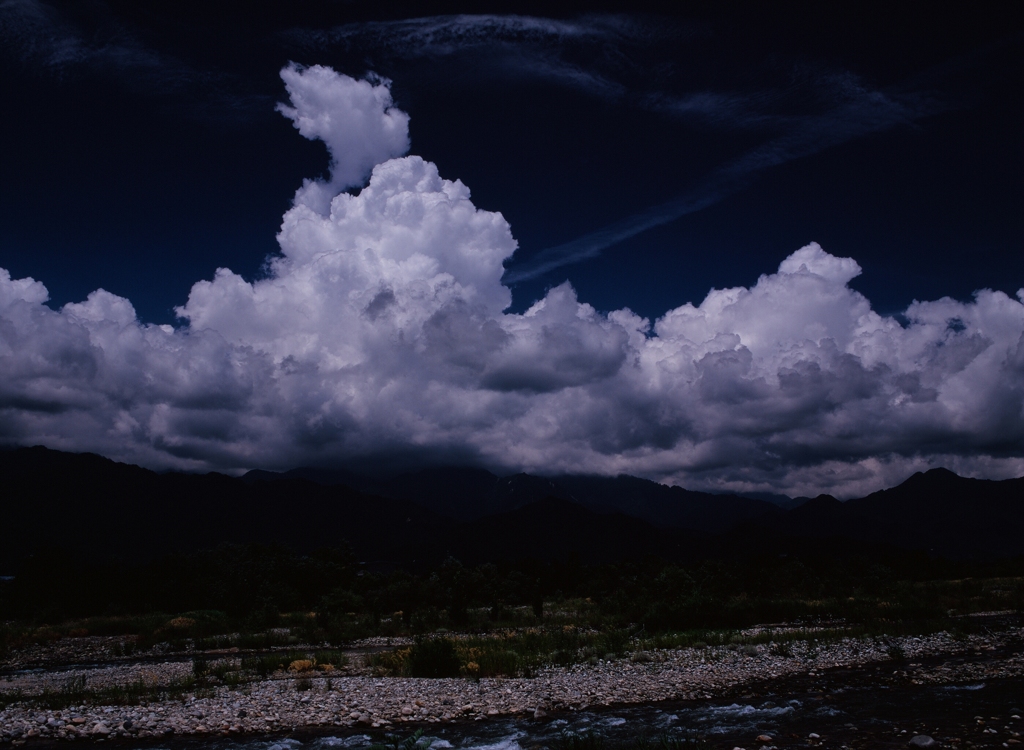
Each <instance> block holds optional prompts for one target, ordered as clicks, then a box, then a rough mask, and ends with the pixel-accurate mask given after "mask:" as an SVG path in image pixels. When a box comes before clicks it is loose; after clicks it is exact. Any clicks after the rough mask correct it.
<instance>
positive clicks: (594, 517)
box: [0, 447, 1024, 574]
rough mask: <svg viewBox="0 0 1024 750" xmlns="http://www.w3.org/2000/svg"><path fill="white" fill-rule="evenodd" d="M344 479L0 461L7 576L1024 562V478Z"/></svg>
mask: <svg viewBox="0 0 1024 750" xmlns="http://www.w3.org/2000/svg"><path fill="white" fill-rule="evenodd" d="M344 476H348V477H349V478H351V477H352V475H343V474H340V473H336V472H322V471H321V472H319V473H317V470H297V471H296V472H289V473H286V474H276V473H271V472H250V473H249V474H248V475H246V477H245V478H234V477H228V476H225V475H222V474H216V473H211V474H204V475H198V474H183V473H166V474H158V473H156V472H152V471H149V470H147V469H142V468H139V467H137V466H131V465H128V464H120V463H115V462H113V461H110V460H108V459H105V458H102V457H100V456H96V455H92V454H73V453H63V452H60V451H53V450H48V449H46V448H40V447H37V448H22V449H17V450H10V451H0V483H2V485H0V486H2V487H3V493H4V494H3V502H2V503H0V528H2V529H3V544H0V574H10V573H13V572H14V571H15V570H16V568H17V565H18V562H19V561H20V560H23V559H24V558H25V557H26V556H27V555H29V554H31V553H32V552H33V551H35V550H39V549H41V548H45V547H49V548H60V549H64V550H67V551H69V552H73V553H76V554H77V553H81V554H85V555H90V556H93V557H115V558H117V557H119V558H123V559H126V560H144V559H152V558H154V557H157V556H161V555H164V554H167V553H171V552H186V551H191V550H195V549H200V548H208V547H214V546H216V545H218V544H220V543H224V542H233V543H243V542H261V543H276V544H283V545H287V546H289V547H292V548H294V549H297V550H300V551H302V550H313V549H315V548H319V547H337V546H341V545H343V544H348V545H349V546H350V547H351V548H352V550H353V552H354V553H355V554H356V556H357V558H358V559H359V560H362V561H369V562H374V561H378V562H381V563H387V564H394V563H401V564H409V565H419V566H431V565H435V564H437V563H438V562H440V561H441V560H443V559H444V558H445V557H446V556H448V555H451V556H454V557H457V558H460V559H464V560H466V561H472V562H480V561H486V560H504V559H509V560H510V559H516V558H520V559H521V558H537V559H556V558H565V557H567V556H572V557H575V558H577V559H579V560H580V561H581V562H605V561H608V562H610V561H613V560H621V559H625V558H636V557H643V556H647V555H655V556H660V557H664V558H666V559H677V560H693V559H700V558H702V557H712V556H739V555H747V554H751V553H755V552H756V553H759V554H763V553H765V552H778V553H780V554H781V553H785V552H787V551H791V550H807V549H814V550H820V551H822V552H826V553H827V552H828V551H830V550H833V551H835V553H836V554H839V550H853V549H857V548H860V549H861V550H867V549H893V548H899V549H905V550H920V551H927V552H930V553H932V554H935V555H941V556H947V557H963V556H975V557H999V556H1008V555H1019V554H1024V479H1011V480H1005V481H1001V482H995V481H984V480H976V479H965V478H962V477H959V476H957V475H956V474H954V473H952V472H949V471H946V470H944V469H936V470H932V471H929V472H927V473H924V474H915V475H914V476H913V477H911V478H910V479H908V480H907V481H906V482H904V483H903V484H901V485H899V486H897V487H893V488H891V489H888V490H883V491H881V492H876V493H873V494H871V495H868V496H867V497H864V498H859V499H856V500H849V501H846V502H840V501H838V500H836V499H835V498H833V497H830V496H828V495H822V496H819V497H817V498H814V499H811V500H808V501H806V502H804V503H803V504H801V505H800V506H799V507H796V508H794V509H792V510H789V511H784V510H781V509H780V508H778V507H777V506H774V505H772V504H770V503H767V502H764V501H761V500H756V499H752V498H740V497H737V496H733V495H710V494H706V493H700V492H689V491H687V490H684V489H682V488H678V487H666V486H664V485H660V484H657V483H655V482H649V481H647V480H643V479H638V478H636V477H629V476H619V477H612V478H601V477H584V476H568V477H554V478H544V477H534V476H530V475H527V474H517V475H513V476H510V477H496V476H495V475H493V474H491V473H489V472H486V471H483V470H479V469H458V468H450V469H431V470H424V471H421V472H414V473H406V474H401V475H398V476H395V477H377V478H373V479H372V480H368V479H366V478H365V477H361V478H357V479H358V481H359V482H360V483H361V484H362V485H363V487H358V488H353V487H350V486H346V485H345V484H344V483H340V482H335V481H334V480H336V479H338V478H340V477H344ZM313 478H316V479H318V480H319V481H312V479H313ZM371 481H372V482H373V483H374V484H372V485H371V484H370V482H371ZM370 486H372V487H373V488H375V489H376V492H370V491H367V489H366V487H370ZM455 519H461V520H455Z"/></svg>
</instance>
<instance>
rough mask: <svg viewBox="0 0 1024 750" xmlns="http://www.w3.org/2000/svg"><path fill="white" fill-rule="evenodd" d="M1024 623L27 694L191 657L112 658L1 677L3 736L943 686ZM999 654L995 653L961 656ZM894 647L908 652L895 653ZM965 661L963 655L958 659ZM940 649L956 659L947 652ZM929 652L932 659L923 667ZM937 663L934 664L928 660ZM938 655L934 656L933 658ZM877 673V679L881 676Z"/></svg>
mask: <svg viewBox="0 0 1024 750" xmlns="http://www.w3.org/2000/svg"><path fill="white" fill-rule="evenodd" d="M1022 639H1024V628H1020V627H1013V628H1008V629H1006V630H1003V631H1000V632H996V633H992V634H987V635H974V636H969V637H966V638H964V637H960V638H955V637H953V636H952V635H950V634H948V633H944V632H943V633H937V634H933V635H928V636H921V637H886V638H879V639H872V638H845V639H842V640H837V641H831V642H824V643H815V642H805V641H794V642H790V643H786V644H785V645H782V644H778V645H776V644H765V645H759V646H756V647H755V646H741V647H738V648H737V647H735V646H733V647H726V646H722V647H705V648H689V649H678V650H652V651H644V652H640V653H639V654H637V653H634V654H633V656H632V657H631V658H623V659H616V660H609V661H598V662H597V663H596V664H592V665H589V664H588V665H578V666H574V667H568V668H548V669H544V670H541V671H539V672H538V673H537V674H536V675H535V676H534V677H532V678H484V679H480V680H479V681H473V680H469V679H416V678H397V677H372V676H366V675H362V676H360V675H356V676H344V675H342V676H324V675H319V674H318V675H317V676H311V677H283V676H279V677H278V678H276V679H267V680H263V681H259V682H253V683H248V684H245V685H242V686H240V687H237V688H236V689H229V688H227V687H218V688H215V689H209V690H206V691H205V692H200V693H199V694H198V696H197V695H194V694H193V695H188V694H186V695H184V696H183V697H181V698H179V699H175V700H166V701H161V702H154V701H151V702H148V703H145V704H143V705H138V706H104V705H96V704H93V703H90V704H84V705H79V706H72V707H69V708H64V709H61V710H47V709H42V708H39V707H37V706H34V705H33V704H32V701H31V700H30V698H28V697H29V696H32V695H39V694H40V693H41V692H42V691H44V690H51V691H57V690H60V689H61V688H62V687H64V686H66V685H67V684H69V682H70V681H73V680H75V679H81V678H83V677H84V678H86V679H87V684H88V685H89V687H90V688H91V689H96V688H98V687H103V686H109V685H117V684H121V685H124V684H131V683H133V682H138V681H139V680H141V681H143V682H144V683H145V684H147V685H149V684H153V685H161V684H170V683H172V682H174V681H175V680H180V679H181V678H182V677H184V676H185V675H186V674H187V673H189V672H190V671H191V663H190V662H183V661H177V662H167V663H143V664H108V665H105V666H99V667H97V668H94V669H84V668H83V669H70V670H54V671H47V672H29V673H21V674H15V675H8V676H7V677H6V678H0V693H12V692H15V691H20V693H21V694H22V695H24V696H26V698H27V699H26V700H21V701H19V702H16V703H12V704H10V705H8V706H7V708H5V709H3V710H0V742H3V743H16V744H21V743H23V742H26V741H32V740H72V739H80V738H90V739H106V738H109V737H140V738H142V737H166V736H174V735H178V736H181V735H194V736H201V735H211V734H212V735H219V734H226V735H243V734H250V733H268V732H277V731H291V730H297V729H303V728H330V727H365V728H367V729H369V728H394V727H396V726H398V725H401V724H403V723H408V722H417V723H428V724H430V723H441V722H472V721H481V720H485V719H493V718H500V717H512V716H517V717H534V718H538V719H541V718H544V717H545V716H546V715H547V714H548V713H552V712H566V711H569V712H571V711H580V710H583V709H593V708H597V707H602V706H613V705H615V706H618V705H630V704H641V703H651V702H656V701H666V700H687V699H702V698H714V697H716V696H720V695H723V694H725V693H727V692H734V691H735V690H736V689H737V687H738V686H742V685H745V684H755V683H764V682H766V681H771V680H774V679H780V678H783V677H787V676H792V675H798V674H808V675H821V676H826V675H827V674H828V673H829V672H830V671H834V670H839V669H845V668H850V667H855V666H861V665H865V664H872V663H877V664H879V665H882V666H884V667H885V668H884V669H883V670H880V672H881V673H882V674H884V679H885V680H888V681H890V682H893V681H895V682H899V683H901V684H914V685H925V684H942V683H949V684H952V683H957V682H965V681H976V680H980V679H986V678H991V679H995V678H1005V677H1011V678H1012V677H1021V676H1024V654H1022V651H1021V648H1022ZM990 652H992V653H995V652H998V653H999V655H1000V656H999V658H998V659H984V658H978V659H971V658H963V657H970V656H971V655H975V656H978V657H983V656H984V655H985V654H986V653H990ZM893 654H900V655H901V656H902V658H901V659H900V660H898V661H895V660H893V658H892V657H893ZM958 656H959V657H961V658H957V657H958ZM934 657H948V658H946V659H939V660H938V662H936V660H935V659H934ZM922 660H924V661H926V662H928V666H924V665H922ZM929 660H930V661H929ZM932 662H936V663H932ZM880 679H881V678H880Z"/></svg>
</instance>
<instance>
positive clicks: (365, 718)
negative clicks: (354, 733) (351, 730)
mask: <svg viewBox="0 0 1024 750" xmlns="http://www.w3.org/2000/svg"><path fill="white" fill-rule="evenodd" d="M356 721H358V722H359V723H360V724H371V723H373V720H372V719H371V718H370V714H359V718H357V719H356Z"/></svg>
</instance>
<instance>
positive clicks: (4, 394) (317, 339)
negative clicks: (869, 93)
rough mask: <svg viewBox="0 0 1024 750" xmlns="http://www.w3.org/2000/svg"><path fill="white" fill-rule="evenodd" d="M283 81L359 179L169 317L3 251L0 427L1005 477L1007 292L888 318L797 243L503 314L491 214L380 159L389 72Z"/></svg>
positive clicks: (1015, 364) (129, 451)
mask: <svg viewBox="0 0 1024 750" xmlns="http://www.w3.org/2000/svg"><path fill="white" fill-rule="evenodd" d="M314 71H315V72H314ZM284 76H285V78H286V81H288V82H289V84H288V85H289V91H290V93H291V94H292V105H291V107H290V108H286V114H289V116H291V117H292V118H293V119H294V120H295V121H296V122H297V123H298V126H299V127H300V130H301V129H302V128H305V130H303V131H302V132H303V134H304V135H307V136H312V137H319V138H322V139H323V140H325V141H326V142H327V143H328V145H329V147H330V149H331V153H332V158H333V159H334V170H335V172H334V177H333V178H332V184H333V181H334V180H342V181H343V180H345V179H354V178H347V177H346V178H342V177H339V176H338V175H339V174H341V173H342V170H348V171H345V172H344V173H345V174H355V171H356V170H357V169H364V168H367V167H366V166H364V165H367V164H370V163H371V162H380V163H377V164H376V166H372V164H371V166H372V175H371V176H370V179H369V184H368V185H366V186H365V187H364V188H363V189H362V190H361V191H360V192H359V193H358V194H350V193H344V192H338V190H339V188H338V187H337V186H335V187H334V188H331V190H333V191H334V192H337V194H336V195H333V197H332V198H331V200H329V201H327V202H323V203H321V204H320V205H314V206H310V205H308V203H307V202H305V201H303V200H301V199H300V200H298V201H297V202H296V204H295V206H294V207H293V208H291V209H290V210H289V211H288V212H287V213H286V214H285V217H284V221H283V224H282V228H281V233H280V235H279V241H280V246H281V255H280V256H279V257H277V258H276V259H275V260H274V261H273V262H272V264H271V266H270V269H269V270H270V273H269V275H268V277H267V278H266V279H262V280H258V281H256V282H253V283H249V282H246V281H245V280H244V279H242V278H241V277H239V276H238V275H237V274H235V273H233V272H231V271H230V270H228V269H219V270H218V271H217V273H216V275H215V276H214V278H213V279H212V280H209V281H200V282H198V283H197V284H196V285H195V286H194V287H193V289H192V292H191V294H190V295H189V299H188V300H187V302H186V303H185V304H184V305H183V306H181V307H180V308H179V314H180V315H181V317H182V319H183V321H184V325H183V326H182V327H180V328H178V329H172V328H170V327H168V326H162V327H161V326H151V325H145V324H142V323H140V322H139V321H138V320H137V319H136V316H135V312H134V309H133V308H132V306H131V304H130V303H129V301H128V300H125V299H123V298H120V297H117V296H115V295H112V294H109V293H107V292H105V291H103V290H98V291H96V292H94V293H93V294H92V295H90V296H89V298H88V299H87V300H86V301H85V302H83V303H79V304H70V305H66V306H64V307H63V308H62V309H61V310H59V311H55V310H52V309H50V308H49V307H47V306H46V304H45V302H46V297H47V295H46V290H45V288H44V287H43V285H42V284H40V283H39V282H36V281H33V280H31V279H20V280H12V279H11V278H10V275H9V274H7V273H6V272H2V273H0V372H3V374H4V377H3V378H2V379H0V415H2V417H0V439H2V440H4V441H6V442H9V443H27V444H32V443H43V444H46V445H50V446H53V447H56V448H65V449H74V450H93V451H97V452H100V453H103V454H106V455H109V456H112V457H115V458H118V459H122V460H128V461H134V462H139V463H143V464H146V465H150V466H158V467H168V466H175V467H181V468H196V469H200V468H218V469H222V470H237V469H243V468H250V467H267V468H287V467H290V466H295V465H300V464H310V463H345V462H360V463H365V462H366V461H370V460H387V459H388V457H392V458H394V457H403V458H404V459H408V458H410V457H411V458H419V459H420V460H436V461H449V462H451V461H470V460H476V461H480V462H483V463H485V464H488V465H490V466H494V467H506V468H509V469H526V470H530V471H540V472H563V471H567V472H599V473H617V472H629V473H633V474H638V475H643V476H649V477H652V478H656V479H662V480H667V481H672V482H677V483H681V484H684V485H686V486H690V487H705V488H710V487H715V488H722V489H775V490H779V491H786V492H792V493H795V494H816V493H817V492H820V491H831V492H833V493H835V494H839V495H851V494H862V493H864V492H867V491H870V490H873V489H877V488H879V487H881V486H885V485H889V484H893V483H894V482H896V481H899V480H900V479H902V478H903V477H904V476H906V475H907V474H908V473H910V472H912V471H914V470H917V469H919V468H923V467H927V466H930V465H940V464H942V465H948V466H951V467H952V468H954V469H956V470H957V471H960V472H962V473H965V474H974V475H980V476H994V477H995V476H1000V477H1001V476H1007V475H1017V474H1021V473H1024V459H1022V455H1024V385H1022V384H1024V304H1022V303H1021V301H1020V300H1015V299H1012V298H1010V297H1008V296H1006V295H1005V294H1002V293H1000V292H992V291H988V290H983V291H981V292H978V293H977V295H976V296H975V298H974V300H972V301H970V302H958V301H954V300H950V299H941V300H937V301H933V302H917V303H914V304H913V305H911V307H910V308H909V309H908V310H907V311H906V319H907V321H908V322H907V323H906V325H905V326H904V325H901V324H900V323H899V322H898V321H896V320H894V319H893V318H888V317H884V316H880V315H878V314H877V313H875V312H874V311H873V310H872V309H871V305H870V303H869V301H868V300H867V299H866V298H865V297H864V296H863V295H861V294H859V293H858V292H856V291H854V290H853V289H851V288H850V287H849V286H848V283H849V281H850V280H851V279H852V278H854V277H855V276H857V275H858V274H859V273H860V271H861V269H860V267H859V266H858V265H857V263H856V262H855V261H853V260H852V259H850V258H837V257H835V256H832V255H830V254H828V253H827V252H825V251H824V250H823V249H822V248H820V247H818V246H817V245H816V244H813V243H812V244H810V245H808V246H806V247H804V248H801V249H799V250H797V251H796V252H794V253H793V255H791V256H790V257H789V258H787V259H785V260H784V261H783V262H782V264H781V265H780V267H779V269H778V270H777V271H776V272H775V273H772V274H767V275H764V276H762V277H761V278H760V279H759V280H758V281H757V283H756V284H754V285H753V286H751V287H749V288H744V287H738V288H734V289H721V290H713V291H712V292H710V293H709V294H708V296H707V297H706V298H705V299H704V300H703V301H702V302H701V303H700V304H699V305H693V304H685V305H682V306H680V307H678V308H676V309H674V310H670V311H669V312H667V313H666V314H665V315H664V316H662V317H661V318H659V319H658V320H656V321H654V323H653V325H652V324H651V322H650V321H647V320H644V319H641V318H639V317H638V316H636V315H634V314H633V313H631V312H630V311H628V310H619V311H614V312H612V313H609V314H607V315H606V314H602V313H600V312H598V311H596V310H594V309H593V308H592V307H591V306H589V305H587V304H586V303H585V302H581V301H579V300H578V299H577V297H576V293H575V291H574V290H573V289H572V288H571V287H570V286H569V285H568V284H563V285H562V286H559V287H556V288H554V289H551V290H550V291H549V292H548V293H547V294H546V295H545V297H544V298H543V299H542V300H539V301H538V302H537V303H535V304H534V305H533V306H532V307H531V308H530V309H529V310H527V311H526V312H525V313H522V314H510V313H506V312H505V310H506V309H507V308H508V306H509V303H510V300H511V297H510V294H509V291H508V289H507V288H506V287H504V286H502V284H501V276H502V272H503V265H502V263H503V261H504V260H505V259H507V258H508V257H509V256H511V255H512V253H513V252H514V250H515V248H516V243H515V240H514V239H513V237H512V234H511V231H510V228H509V226H508V224H507V223H506V222H505V220H504V219H503V218H502V216H501V215H500V214H498V213H492V212H487V211H481V210H479V209H477V208H476V207H475V206H474V205H473V203H472V202H471V200H470V193H469V190H468V189H467V188H466V186H465V185H463V184H462V183H461V182H458V181H454V182H452V181H449V180H446V179H443V178H442V177H441V176H440V174H439V173H438V170H437V168H436V167H435V166H434V165H433V164H430V163H428V162H425V161H424V160H422V159H421V158H419V157H416V156H408V157H402V158H389V154H391V153H392V152H393V150H395V149H398V148H399V147H401V150H402V151H404V146H402V143H403V141H402V138H405V137H407V136H406V135H405V133H406V130H405V127H406V124H407V118H406V117H405V115H404V114H403V113H401V112H399V111H397V110H396V109H395V108H394V107H393V106H392V105H391V103H390V97H389V96H388V95H387V93H386V92H387V87H386V84H384V83H382V82H376V83H372V84H371V83H367V82H355V81H352V79H348V78H346V77H344V76H340V75H338V74H336V73H334V72H333V71H329V70H328V69H326V68H321V69H314V68H309V69H304V70H300V69H298V68H289V69H286V71H285V72H284ZM346 102H348V103H349V104H346ZM352 102H355V104H352ZM349 105H351V106H352V107H354V108H355V109H356V110H358V111H357V112H356V113H355V114H353V113H351V112H348V111H347V110H346V109H345V107H346V106H349ZM360 107H362V109H360ZM352 123H357V124H356V125H353V124H352ZM396 123H397V124H396ZM366 132H369V133H370V135H368V136H366V137H367V138H368V139H369V145H367V144H366V143H363V141H362V140H361V138H362V136H359V137H358V138H356V137H355V136H354V135H353V134H358V133H363V134H364V135H365V133H366ZM396 133H398V134H400V135H401V138H399V137H398V136H397V135H395V134H396ZM375 138H376V139H377V140H374V139H375ZM382 144H383V145H382ZM338 184H339V185H340V184H346V183H343V182H339V183H338ZM321 188H323V189H324V190H326V189H327V187H326V185H321ZM302 194H303V193H302V191H300V196H299V197H300V198H301V197H302ZM1021 296H1024V292H1022V295H1021Z"/></svg>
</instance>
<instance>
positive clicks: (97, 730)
mask: <svg viewBox="0 0 1024 750" xmlns="http://www.w3.org/2000/svg"><path fill="white" fill-rule="evenodd" d="M92 733H93V734H99V735H108V734H110V727H108V726H107V725H106V724H104V723H103V722H102V721H97V722H96V724H95V725H94V726H93V728H92Z"/></svg>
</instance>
